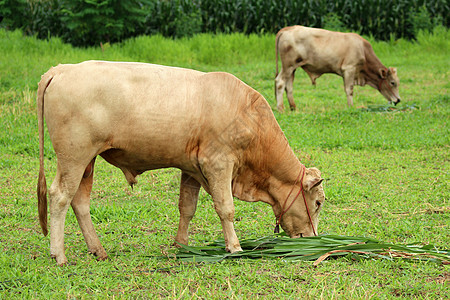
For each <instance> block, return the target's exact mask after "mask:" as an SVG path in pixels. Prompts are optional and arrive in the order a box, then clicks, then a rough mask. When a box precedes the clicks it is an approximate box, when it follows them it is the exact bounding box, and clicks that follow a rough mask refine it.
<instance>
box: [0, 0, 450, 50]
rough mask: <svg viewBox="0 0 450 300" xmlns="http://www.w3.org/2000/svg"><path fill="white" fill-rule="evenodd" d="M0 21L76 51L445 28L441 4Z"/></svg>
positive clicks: (65, 7)
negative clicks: (240, 37)
mask: <svg viewBox="0 0 450 300" xmlns="http://www.w3.org/2000/svg"><path fill="white" fill-rule="evenodd" d="M0 16H2V18H3V21H2V23H1V26H3V27H6V28H9V29H15V28H21V29H23V30H24V31H25V32H27V33H29V34H36V35H37V36H38V37H40V38H47V37H49V36H60V37H62V38H63V40H64V41H65V42H70V43H72V44H73V45H77V46H89V45H99V44H100V43H106V42H117V41H121V40H123V39H125V38H129V37H132V36H137V35H141V34H155V33H158V34H161V35H163V36H170V37H183V36H191V35H193V34H196V33H201V32H203V33H207V32H212V33H219V32H221V33H232V32H242V33H245V34H250V33H258V34H260V33H264V32H265V33H275V32H277V31H278V30H279V29H281V28H283V27H285V26H290V25H295V24H299V25H305V26H311V27H328V28H330V29H337V30H351V31H355V32H358V33H360V34H364V35H372V36H374V37H375V38H376V39H380V40H389V39H391V38H392V37H394V38H408V39H412V38H415V37H416V35H417V33H418V30H420V29H422V30H431V29H432V28H433V27H435V26H436V25H444V26H447V27H448V26H449V24H450V17H449V16H450V11H449V4H448V1H446V0H355V1H348V0H334V1H328V0H306V1H304V0H293V1H271V0H204V1H200V0H193V1H188V0H132V1H119V0H0Z"/></svg>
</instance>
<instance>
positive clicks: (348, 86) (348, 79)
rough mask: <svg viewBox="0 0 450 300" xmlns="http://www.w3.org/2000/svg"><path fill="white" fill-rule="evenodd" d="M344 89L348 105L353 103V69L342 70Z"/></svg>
mask: <svg viewBox="0 0 450 300" xmlns="http://www.w3.org/2000/svg"><path fill="white" fill-rule="evenodd" d="M343 77H344V90H345V94H346V95H347V104H348V106H352V105H353V85H354V82H355V72H354V71H353V70H348V71H344V76H343Z"/></svg>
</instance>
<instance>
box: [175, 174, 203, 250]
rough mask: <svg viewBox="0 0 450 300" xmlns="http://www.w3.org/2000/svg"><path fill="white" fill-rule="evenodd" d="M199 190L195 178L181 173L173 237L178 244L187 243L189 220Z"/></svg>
mask: <svg viewBox="0 0 450 300" xmlns="http://www.w3.org/2000/svg"><path fill="white" fill-rule="evenodd" d="M199 190H200V183H198V181H197V180H195V179H194V178H192V177H191V176H189V175H188V174H186V173H184V172H183V173H181V184H180V200H179V202H178V209H179V211H180V223H179V224H178V231H177V236H176V237H175V241H176V242H178V243H180V244H184V245H187V244H188V227H189V222H190V221H191V220H192V217H193V216H194V214H195V210H196V209H197V201H198V193H199ZM175 246H177V244H175Z"/></svg>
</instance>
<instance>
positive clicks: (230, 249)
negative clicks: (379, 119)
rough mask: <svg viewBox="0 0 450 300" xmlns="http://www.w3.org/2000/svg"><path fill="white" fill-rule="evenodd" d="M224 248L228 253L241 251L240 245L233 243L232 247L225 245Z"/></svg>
mask: <svg viewBox="0 0 450 300" xmlns="http://www.w3.org/2000/svg"><path fill="white" fill-rule="evenodd" d="M225 250H226V251H227V252H230V253H236V252H242V251H243V250H242V248H241V246H240V245H235V246H234V247H228V246H227V247H226V248H225Z"/></svg>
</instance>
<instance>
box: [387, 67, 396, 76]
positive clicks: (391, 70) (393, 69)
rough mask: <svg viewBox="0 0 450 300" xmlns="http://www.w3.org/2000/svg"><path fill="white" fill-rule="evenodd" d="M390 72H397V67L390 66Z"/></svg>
mask: <svg viewBox="0 0 450 300" xmlns="http://www.w3.org/2000/svg"><path fill="white" fill-rule="evenodd" d="M389 72H390V73H391V74H394V75H395V74H397V68H392V67H390V68H389Z"/></svg>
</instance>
